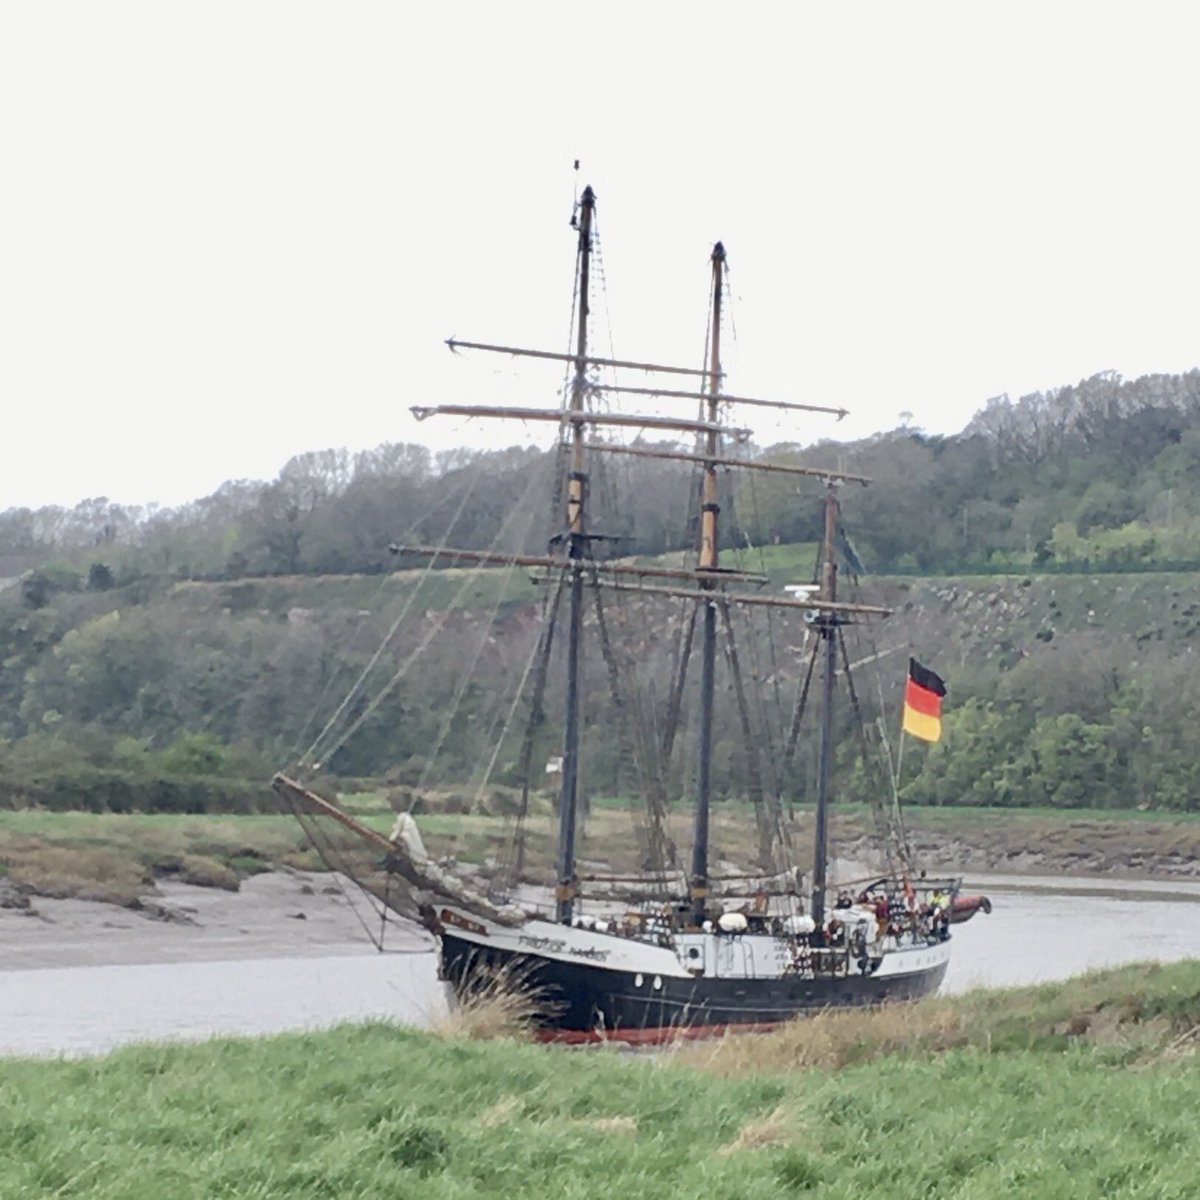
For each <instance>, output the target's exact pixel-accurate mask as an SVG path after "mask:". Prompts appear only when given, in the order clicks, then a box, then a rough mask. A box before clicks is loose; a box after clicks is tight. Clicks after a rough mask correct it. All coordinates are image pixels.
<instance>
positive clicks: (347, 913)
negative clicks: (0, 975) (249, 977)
mask: <svg viewBox="0 0 1200 1200" xmlns="http://www.w3.org/2000/svg"><path fill="white" fill-rule="evenodd" d="M351 893H352V889H350V888H349V887H347V888H346V889H345V890H343V888H342V887H341V886H339V884H338V883H337V881H336V880H335V879H334V878H333V877H332V876H330V875H328V874H309V873H306V872H302V871H293V870H287V869H282V870H276V871H268V872H263V873H261V874H258V875H254V876H252V877H251V878H248V879H245V880H243V881H242V883H241V886H240V887H239V889H238V890H237V891H227V890H225V889H223V888H213V887H196V886H194V885H191V884H186V883H179V882H177V881H174V880H159V881H158V882H157V884H155V886H154V887H153V888H152V889H150V890H149V891H147V892H146V893H145V895H144V896H143V898H142V899H141V901H140V902H139V907H136V908H128V907H121V906H118V905H115V904H105V903H101V902H97V901H93V900H76V899H65V900H60V899H51V898H49V897H43V896H36V895H35V896H30V897H29V898H28V905H29V906H28V907H27V908H23V907H21V908H0V970H32V969H37V968H46V967H83V966H106V965H118V964H130V963H167V962H196V961H199V962H215V961H222V960H231V959H243V958H245V959H250V958H275V957H293V958H294V957H299V956H309V955H311V956H314V957H316V956H329V955H338V954H346V955H351V954H363V953H364V952H370V950H371V939H370V936H369V935H368V932H367V929H365V928H364V926H363V922H364V921H365V922H367V924H368V927H369V928H370V929H371V931H372V932H373V933H374V934H375V936H376V937H378V935H379V924H380V922H379V917H378V916H377V915H375V914H373V913H372V912H371V911H370V910H369V909H367V908H366V906H365V904H363V902H362V901H361V900H359V901H358V902H357V903H355V902H354V901H353V900H352V899H351ZM386 943H387V946H388V948H389V949H402V948H403V949H414V950H415V949H420V948H422V947H424V946H426V945H428V946H429V947H430V948H432V942H431V941H430V939H429V938H428V936H427V935H426V934H425V932H424V931H423V930H422V929H421V928H420V927H419V926H418V925H416V924H414V923H412V922H409V921H404V920H401V919H398V918H389V920H388V927H387V931H386Z"/></svg>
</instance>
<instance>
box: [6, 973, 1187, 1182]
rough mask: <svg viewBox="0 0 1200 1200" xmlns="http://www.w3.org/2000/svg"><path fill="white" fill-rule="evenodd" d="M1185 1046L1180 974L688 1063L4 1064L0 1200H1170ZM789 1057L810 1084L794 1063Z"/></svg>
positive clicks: (355, 1044) (192, 1056) (365, 1034)
mask: <svg viewBox="0 0 1200 1200" xmlns="http://www.w3.org/2000/svg"><path fill="white" fill-rule="evenodd" d="M956 1003H959V1004H960V1005H961V1006H962V1011H961V1013H960V1018H961V1019H950V1018H947V1017H946V1016H945V1015H940V1016H939V1015H937V1014H945V1013H946V1012H948V1011H953V1010H954V1008H955V1004H956ZM906 1014H907V1016H906ZM930 1014H934V1015H932V1016H931V1015H930ZM826 1020H828V1022H829V1023H828V1024H827V1025H826V1027H824V1028H823V1027H822V1025H821V1022H822V1021H826ZM906 1026H911V1027H912V1028H913V1030H915V1031H917V1036H913V1037H911V1038H906V1037H905V1036H904V1033H903V1030H904V1028H905V1027H906ZM834 1027H837V1028H838V1029H840V1032H835V1033H831V1032H830V1030H831V1028H834ZM1198 1029H1200V965H1198V964H1194V963H1185V964H1178V965H1175V966H1171V967H1161V968H1158V967H1133V968H1124V969H1122V970H1119V971H1112V972H1106V973H1103V974H1098V975H1095V976H1090V977H1087V978H1085V979H1083V980H1078V981H1073V982H1070V983H1067V984H1064V985H1055V986H1053V987H1041V988H1033V989H1023V990H1018V991H1011V992H1005V993H1003V994H998V993H996V994H991V996H987V995H984V996H975V997H968V998H965V999H964V1000H963V1001H961V1002H946V1001H943V1002H935V1003H934V1004H933V1005H930V1006H924V1005H920V1006H916V1007H914V1008H911V1009H904V1010H901V1009H895V1010H890V1011H887V1010H885V1011H884V1012H882V1013H879V1014H875V1015H870V1014H868V1015H867V1019H865V1020H864V1019H863V1015H862V1014H859V1015H858V1016H857V1017H855V1016H853V1015H836V1016H832V1017H830V1018H828V1019H826V1018H819V1019H817V1020H816V1021H809V1022H800V1023H797V1025H796V1026H795V1027H794V1028H792V1029H789V1030H787V1031H785V1032H783V1033H781V1034H780V1035H777V1036H776V1035H772V1036H766V1037H757V1038H755V1037H747V1038H741V1039H736V1044H737V1045H740V1046H745V1047H750V1048H752V1049H751V1050H750V1052H748V1053H741V1052H736V1053H731V1052H730V1050H729V1049H728V1047H731V1046H734V1045H735V1042H734V1040H731V1041H730V1042H728V1043H723V1044H721V1045H720V1046H718V1047H717V1050H716V1055H715V1057H714V1055H713V1047H712V1046H702V1045H697V1046H695V1047H692V1048H689V1049H687V1050H686V1051H681V1052H679V1053H678V1054H674V1055H672V1054H664V1055H661V1056H657V1057H654V1058H631V1057H629V1056H625V1055H619V1054H616V1053H608V1052H597V1053H579V1052H571V1051H565V1050H561V1049H556V1048H543V1047H535V1046H529V1045H522V1044H519V1043H517V1042H515V1041H495V1042H487V1043H483V1042H477V1041H470V1040H467V1039H466V1038H465V1037H464V1036H457V1037H456V1036H452V1035H451V1036H447V1037H442V1038H438V1037H436V1036H434V1035H432V1034H423V1033H416V1032H410V1031H405V1030H401V1029H398V1028H395V1027H391V1026H387V1025H382V1024H374V1025H363V1026H346V1027H343V1028H340V1029H337V1030H333V1031H331V1032H327V1033H321V1034H311V1035H302V1036H301V1035H297V1036H281V1037H275V1038H270V1039H263V1040H257V1041H238V1040H221V1041H214V1042H210V1043H207V1044H204V1045H199V1046H180V1047H153V1046H146V1047H136V1048H132V1049H128V1050H123V1051H120V1052H117V1053H115V1054H112V1055H111V1056H109V1057H107V1058H102V1059H95V1060H84V1061H62V1062H50V1063H45V1062H29V1061H10V1062H6V1063H3V1064H2V1065H0V1082H2V1086H0V1197H3V1198H4V1200H7V1198H9V1197H12V1198H13V1200H15V1198H16V1197H32V1196H52V1195H54V1196H71V1197H89V1198H93V1200H100V1198H104V1200H142V1198H146V1200H150V1198H154V1200H158V1198H159V1197H163V1196H171V1197H179V1198H186V1197H245V1198H250V1197H254V1198H267V1197H289V1198H299V1197H330V1198H333V1197H337V1198H338V1200H353V1198H360V1200H367V1198H368V1197H370V1198H374V1197H378V1198H380V1200H382V1198H384V1197H387V1198H388V1200H398V1198H400V1200H402V1198H405V1197H414V1198H416V1197H420V1198H421V1200H440V1198H446V1200H449V1198H451V1197H454V1198H465V1197H484V1196H488V1197H491V1196H504V1197H531V1198H532V1197H539V1198H540V1197H568V1198H570V1197H580V1198H582V1197H588V1198H589V1200H594V1198H597V1197H608V1196H620V1197H623V1198H626V1200H629V1198H632V1197H639V1196H655V1197H697V1198H700V1197H704V1198H705V1200H710V1198H713V1197H721V1198H723V1200H737V1198H744V1200H752V1198H756V1197H762V1198H764V1200H765V1198H767V1197H771V1198H774V1197H778V1196H783V1195H791V1194H800V1193H803V1194H809V1195H813V1196H818V1197H826V1198H828V1200H860V1198H862V1197H867V1196H875V1195H878V1196H886V1197H888V1198H889V1200H909V1198H912V1200H941V1198H945V1200H982V1198H985V1197H998V1196H1031V1197H1038V1198H1039V1200H1041V1198H1055V1200H1057V1198H1060V1197H1061V1198H1064V1200H1073V1198H1079V1200H1084V1198H1089V1200H1090V1198H1093V1197H1101V1196H1113V1197H1132V1198H1138V1197H1147V1198H1149V1197H1154V1198H1155V1200H1169V1198H1172V1197H1180V1198H1183V1197H1193V1196H1195V1195H1196V1178H1197V1176H1198V1174H1200V1147H1198V1146H1197V1143H1196V1139H1195V1116H1194V1114H1195V1111H1196V1108H1197V1105H1200V1070H1198V1069H1197V1065H1196V1062H1195V1060H1194V1059H1193V1057H1192V1050H1193V1044H1194V1041H1195V1035H1196V1034H1197V1031H1198ZM938 1030H940V1033H938V1032H937V1031H938ZM806 1038H815V1041H816V1044H819V1045H821V1046H823V1047H824V1049H823V1050H822V1052H821V1053H820V1054H819V1055H815V1056H814V1055H808V1056H807V1060H808V1061H819V1062H821V1063H823V1064H824V1065H821V1066H802V1065H800V1064H801V1063H803V1062H804V1061H806V1056H805V1055H803V1054H800V1053H798V1050H797V1047H799V1046H800V1045H801V1044H802V1043H803V1042H804V1041H805V1039H806ZM831 1047H832V1049H831ZM714 1066H719V1067H720V1069H719V1070H713V1069H706V1067H714Z"/></svg>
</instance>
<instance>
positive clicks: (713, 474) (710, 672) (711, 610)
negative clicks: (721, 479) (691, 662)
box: [689, 242, 725, 925]
mask: <svg viewBox="0 0 1200 1200" xmlns="http://www.w3.org/2000/svg"><path fill="white" fill-rule="evenodd" d="M724 283H725V247H724V246H723V245H722V244H721V243H720V242H718V243H717V244H716V245H715V246H714V247H713V252H712V328H711V330H710V332H709V362H708V398H707V400H706V401H705V407H706V415H707V417H708V423H709V424H710V425H713V426H716V425H717V416H718V411H717V406H718V404H719V400H718V397H719V395H720V391H721V298H722V289H723V287H724ZM719 437H720V435H719V433H718V432H717V431H716V429H713V430H710V431H708V432H706V434H705V438H704V452H705V454H706V455H707V456H709V458H710V459H714V458H716V457H717V453H718V451H719V449H720V442H719ZM701 501H702V502H701V507H700V555H699V564H698V565H699V566H700V568H701V569H702V570H705V571H715V570H716V569H717V564H718V561H719V559H718V556H719V544H718V541H717V514H718V513H719V512H720V506H719V505H718V503H717V470H716V467H715V466H713V465H712V462H711V461H710V462H708V463H706V464H705V467H704V482H703V490H702V493H701ZM700 586H701V588H702V589H704V590H706V591H707V590H709V589H711V587H712V584H710V583H701V585H700ZM703 604H704V625H703V629H702V632H701V638H700V729H699V741H700V745H699V754H700V761H699V765H698V769H697V772H696V813H695V823H694V830H693V837H692V877H691V879H690V881H689V897H690V899H691V903H692V920H693V921H694V922H695V923H696V924H697V925H699V924H700V923H701V922H702V921H703V920H704V910H705V907H706V905H707V902H708V826H709V807H710V803H711V792H712V727H713V693H714V690H715V680H716V661H717V606H716V603H715V597H714V598H713V599H706V600H704V601H703Z"/></svg>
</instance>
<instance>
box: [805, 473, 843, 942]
mask: <svg viewBox="0 0 1200 1200" xmlns="http://www.w3.org/2000/svg"><path fill="white" fill-rule="evenodd" d="M836 488H837V485H836V484H835V483H834V481H833V480H830V482H829V484H828V486H827V488H826V490H825V535H824V538H823V539H822V549H821V591H820V598H821V600H822V601H823V602H824V603H825V604H827V605H833V604H835V603H836V601H837V562H836V561H835V559H834V551H833V544H834V538H835V535H836V531H837V490H836ZM841 621H842V618H841V616H840V614H839V613H838V611H837V610H836V609H835V608H828V609H826V610H824V611H822V612H821V613H819V615H818V617H817V619H816V621H815V622H814V624H815V626H816V628H817V629H818V630H819V631H820V635H821V651H822V672H821V737H820V743H819V746H818V750H817V830H816V847H815V850H814V852H813V893H812V919H813V920H814V921H815V922H816V925H817V929H818V931H819V930H820V929H821V928H822V927H823V926H824V924H825V882H826V865H827V864H826V859H827V857H828V854H829V770H830V765H831V760H832V757H833V684H834V672H835V671H836V669H837V644H838V637H837V631H838V626H839V625H840V624H841Z"/></svg>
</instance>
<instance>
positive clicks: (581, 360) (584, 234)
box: [554, 187, 596, 925]
mask: <svg viewBox="0 0 1200 1200" xmlns="http://www.w3.org/2000/svg"><path fill="white" fill-rule="evenodd" d="M579 207H580V211H579V217H578V223H579V249H578V268H577V269H578V297H579V299H578V310H577V311H578V320H579V324H578V327H577V330H576V337H575V362H574V368H575V370H574V375H573V377H572V380H571V400H570V406H569V409H568V411H569V412H570V413H571V414H582V413H583V409H584V396H585V393H586V390H587V368H588V357H587V348H588V347H587V336H588V291H589V287H590V281H591V257H592V219H593V216H594V215H595V210H596V195H595V193H594V192H593V191H592V189H591V187H586V188H584V191H583V196H582V198H581V200H580V205H579ZM569 436H570V463H571V467H570V472H569V474H568V476H567V512H566V533H565V539H566V550H567V559H568V561H569V563H570V567H569V570H570V598H569V601H568V606H569V607H568V616H567V680H566V685H567V694H566V712H565V714H564V720H563V753H562V786H561V790H560V792H559V800H558V864H557V880H556V886H555V889H554V912H555V919H556V920H558V921H559V922H560V923H562V924H564V925H569V924H570V923H571V915H572V911H573V909H574V905H575V892H576V887H577V884H576V880H575V828H576V814H577V811H578V799H579V717H580V687H579V678H580V668H581V662H582V655H583V560H584V559H585V558H586V557H587V548H588V547H587V532H586V528H585V509H586V498H587V473H586V472H585V471H584V466H585V462H584V429H583V422H582V421H580V420H574V421H572V422H571V423H570V435H569Z"/></svg>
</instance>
